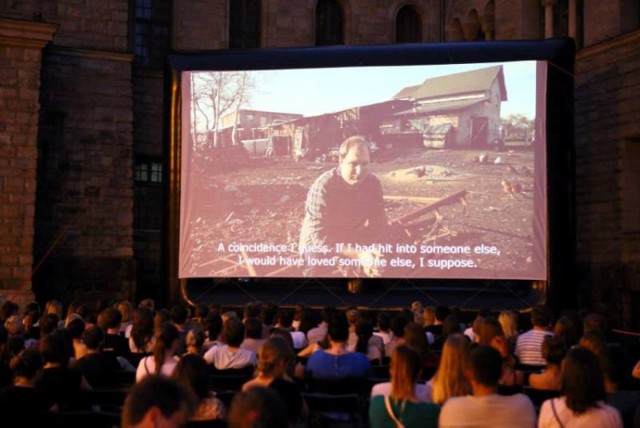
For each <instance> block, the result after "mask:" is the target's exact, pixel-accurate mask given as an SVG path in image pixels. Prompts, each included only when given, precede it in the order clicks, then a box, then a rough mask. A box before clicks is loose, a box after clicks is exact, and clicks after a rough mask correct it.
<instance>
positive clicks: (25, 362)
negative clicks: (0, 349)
mask: <svg viewBox="0 0 640 428" xmlns="http://www.w3.org/2000/svg"><path fill="white" fill-rule="evenodd" d="M43 366H44V360H43V358H42V355H40V352H38V351H36V350H32V349H25V350H23V351H22V352H20V354H18V355H17V356H15V357H13V358H12V360H11V363H10V368H11V370H12V371H13V374H14V379H13V384H12V385H9V386H5V387H3V388H1V389H0V415H2V418H3V419H4V420H5V421H12V422H14V423H15V422H17V421H20V425H24V426H26V427H32V426H43V420H42V417H43V416H44V413H45V412H46V411H47V410H49V407H50V406H51V403H50V401H49V400H48V399H46V398H45V396H44V395H43V394H42V391H41V390H40V389H37V388H35V385H36V383H37V381H38V380H39V378H40V376H41V375H42V368H43ZM16 425H17V424H16Z"/></svg>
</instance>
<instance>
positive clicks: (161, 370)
mask: <svg viewBox="0 0 640 428" xmlns="http://www.w3.org/2000/svg"><path fill="white" fill-rule="evenodd" d="M179 344H180V340H179V337H178V328H177V327H176V326H175V325H174V324H173V323H172V322H165V323H164V324H162V326H161V327H160V330H159V332H158V334H157V335H156V340H155V344H154V347H153V353H152V354H151V355H149V356H146V357H143V358H142V359H141V360H140V362H139V363H138V369H137V370H136V382H140V381H141V380H142V379H144V378H145V377H147V376H150V375H153V374H155V375H164V376H167V377H168V376H171V374H172V373H173V370H174V369H175V367H176V364H178V357H176V356H175V354H176V352H177V351H178V346H179Z"/></svg>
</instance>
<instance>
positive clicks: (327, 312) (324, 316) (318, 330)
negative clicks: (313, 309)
mask: <svg viewBox="0 0 640 428" xmlns="http://www.w3.org/2000/svg"><path fill="white" fill-rule="evenodd" d="M335 311H336V309H335V308H334V307H333V306H325V307H324V308H322V311H321V312H320V316H321V322H320V324H318V325H317V326H315V327H313V328H311V329H310V330H309V331H308V332H307V341H308V343H309V345H312V344H314V343H317V342H319V341H321V340H324V339H325V337H326V335H327V328H328V325H329V321H330V320H331V316H332V315H333V314H334V312H335Z"/></svg>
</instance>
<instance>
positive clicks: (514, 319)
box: [498, 311, 519, 347]
mask: <svg viewBox="0 0 640 428" xmlns="http://www.w3.org/2000/svg"><path fill="white" fill-rule="evenodd" d="M498 322H499V323H500V325H501V326H502V332H503V333H504V336H505V337H506V338H507V340H508V341H509V343H511V344H512V346H513V347H515V346H516V341H517V340H518V334H519V331H518V314H517V313H516V312H514V311H501V312H500V314H499V315H498Z"/></svg>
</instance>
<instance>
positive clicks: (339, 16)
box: [316, 0, 344, 46]
mask: <svg viewBox="0 0 640 428" xmlns="http://www.w3.org/2000/svg"><path fill="white" fill-rule="evenodd" d="M343 44H344V12H343V10H342V6H341V5H340V3H338V2H337V1H336V0H318V3H317V4H316V45H318V46H323V45H343Z"/></svg>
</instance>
